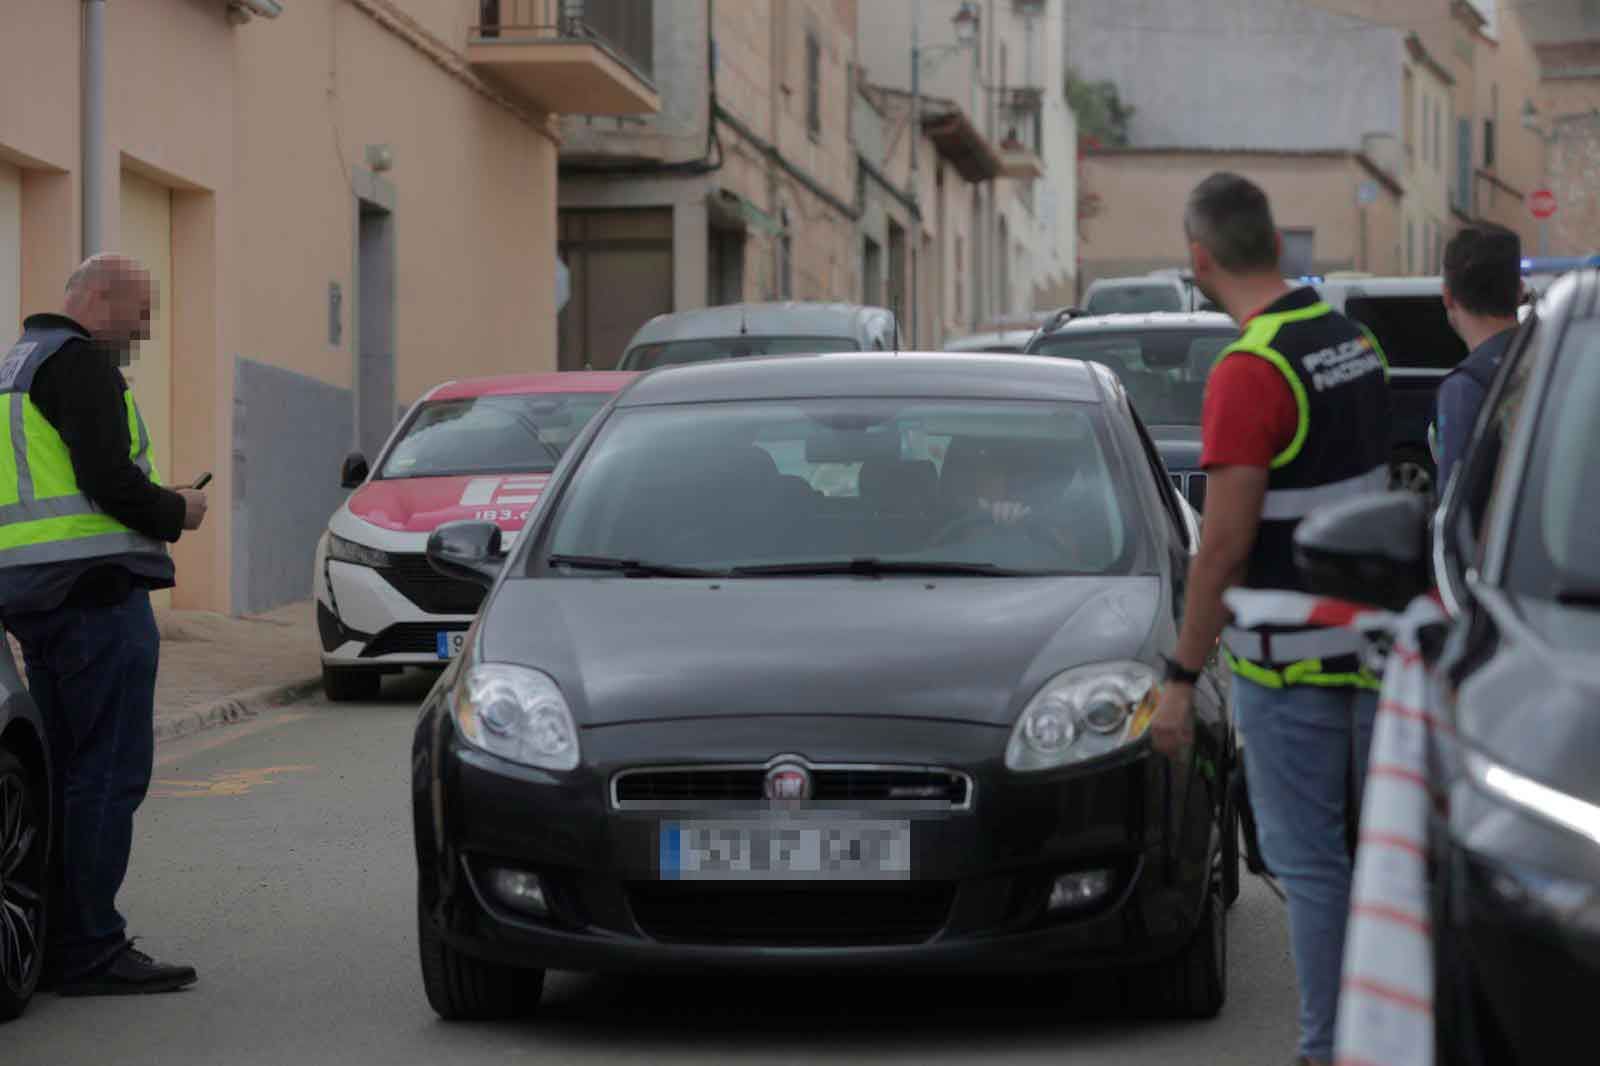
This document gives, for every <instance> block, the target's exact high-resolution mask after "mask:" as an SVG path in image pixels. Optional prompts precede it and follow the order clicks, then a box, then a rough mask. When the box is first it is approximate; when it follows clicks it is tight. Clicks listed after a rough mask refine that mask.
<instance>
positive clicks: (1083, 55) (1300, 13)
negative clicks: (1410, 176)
mask: <svg viewBox="0 0 1600 1066" xmlns="http://www.w3.org/2000/svg"><path fill="white" fill-rule="evenodd" d="M1441 6H1442V5H1441ZM1400 49H1401V37H1400V34H1399V33H1398V32H1396V31H1395V30H1393V29H1389V28H1386V27H1383V26H1379V25H1375V24H1372V23H1367V22H1363V21H1359V20H1356V19H1351V18H1348V17H1346V16H1343V15H1338V14H1333V13H1330V12H1327V11H1324V10H1320V9H1318V8H1316V7H1313V6H1310V5H1308V4H1302V3H1296V2H1286V0H1188V2H1186V3H1183V4H1181V5H1174V4H1172V3H1170V2H1169V0H1073V2H1072V3H1071V4H1070V5H1069V6H1068V9H1067V21H1066V55H1067V63H1068V65H1069V66H1071V67H1073V68H1075V69H1076V70H1077V72H1078V73H1079V75H1080V76H1082V77H1084V78H1086V79H1088V80H1090V81H1099V80H1101V79H1108V80H1110V81H1112V82H1114V83H1115V84H1116V85H1117V88H1118V91H1119V92H1120V94H1121V96H1122V99H1123V100H1124V102H1126V103H1129V104H1132V105H1133V106H1134V107H1135V109H1136V110H1135V113H1134V115H1133V119H1132V129H1131V133H1132V143H1133V144H1135V145H1140V146H1151V147H1229V148H1270V149H1278V150H1285V149H1308V148H1331V147H1339V148H1358V147H1359V146H1360V144H1361V138H1362V136H1363V135H1365V134H1367V133H1373V132H1388V133H1395V134H1398V132H1399V129H1398V122H1399V115H1400V102H1399V98H1400Z"/></svg>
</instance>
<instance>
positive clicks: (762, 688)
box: [480, 577, 1162, 726]
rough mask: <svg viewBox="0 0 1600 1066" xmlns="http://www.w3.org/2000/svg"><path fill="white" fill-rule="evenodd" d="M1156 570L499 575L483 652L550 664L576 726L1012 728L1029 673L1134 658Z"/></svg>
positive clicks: (1152, 599) (1145, 630) (1158, 597)
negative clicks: (923, 722) (880, 722)
mask: <svg viewBox="0 0 1600 1066" xmlns="http://www.w3.org/2000/svg"><path fill="white" fill-rule="evenodd" d="M1161 589H1162V586H1161V582H1160V581H1159V579H1157V578H1154V577H1123V578H1040V579H1033V578H996V579H986V578H960V579H937V580H933V579H925V578H899V577H895V578H886V579H881V580H877V579H850V578H839V579H835V578H792V579H734V580H728V581H722V582H708V581H675V580H673V581H665V580H632V579H626V578H621V579H619V578H597V579H584V578H543V579H526V580H516V581H507V582H505V583H504V584H502V585H501V586H500V588H499V590H498V591H497V592H496V594H495V595H494V596H493V598H492V599H491V602H490V603H489V604H488V605H486V608H485V612H486V613H485V615H484V617H483V619H482V620H481V625H480V629H481V632H482V635H483V636H482V645H481V649H480V655H481V657H482V659H483V660H485V661H492V662H511V663H518V664H522V665H526V666H532V667H535V668H537V669H540V670H543V671H545V672H546V673H548V674H550V675H551V676H552V677H553V678H555V679H556V681H557V683H558V684H559V685H560V686H561V688H562V690H563V692H564V693H565V694H566V696H567V699H568V701H569V702H570V703H571V704H572V708H573V713H574V715H575V716H576V717H577V718H578V721H579V723H580V724H581V725H586V726H595V725H607V724H619V723H623V722H634V721H648V720H664V719H674V718H718V717H733V716H739V717H750V716H759V715H769V716H770V715H818V714H824V715H871V716H883V717H906V718H933V719H944V720H951V721H956V720H959V721H971V722H980V723H985V724H989V725H996V726H1009V725H1010V724H1011V723H1012V722H1013V721H1014V720H1015V718H1016V716H1017V714H1018V713H1019V711H1020V709H1021V706H1022V704H1023V703H1025V702H1026V700H1027V699H1028V698H1029V697H1030V696H1031V695H1032V694H1033V692H1034V691H1035V690H1036V689H1037V687H1038V686H1039V685H1040V684H1042V683H1043V682H1044V681H1045V680H1047V679H1048V678H1049V677H1050V676H1052V675H1053V674H1055V673H1057V672H1058V671H1060V670H1063V669H1066V668H1068V667H1071V666H1077V665H1080V664H1083V663H1092V662H1099V661H1105V660H1109V659H1127V658H1134V657H1137V656H1139V655H1141V654H1142V652H1143V650H1144V648H1145V646H1146V644H1147V643H1148V641H1149V637H1150V634H1151V632H1152V623H1153V620H1154V619H1155V618H1156V616H1157V608H1158V606H1159V605H1160V604H1161V602H1162V591H1161Z"/></svg>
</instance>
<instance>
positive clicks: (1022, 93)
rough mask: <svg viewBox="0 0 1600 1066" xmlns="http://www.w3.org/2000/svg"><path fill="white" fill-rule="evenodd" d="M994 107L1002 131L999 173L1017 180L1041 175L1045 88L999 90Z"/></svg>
mask: <svg viewBox="0 0 1600 1066" xmlns="http://www.w3.org/2000/svg"><path fill="white" fill-rule="evenodd" d="M997 110H998V112H999V119H1000V130H1001V131H1002V132H1001V139H1000V174H1001V176H1002V177H1007V178H1015V179H1017V180H1019V181H1032V180H1034V179H1035V178H1042V177H1044V153H1043V152H1042V151H1041V150H1040V137H1041V135H1042V134H1043V132H1044V130H1043V125H1044V123H1043V112H1044V90H1042V89H1036V88H1025V89H1001V90H1000V99H999V101H998V107H997Z"/></svg>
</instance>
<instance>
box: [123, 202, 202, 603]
mask: <svg viewBox="0 0 1600 1066" xmlns="http://www.w3.org/2000/svg"><path fill="white" fill-rule="evenodd" d="M121 236H122V243H121V247H120V248H119V249H118V250H119V251H121V252H122V253H123V254H124V255H131V256H133V257H134V258H135V259H137V260H139V261H140V262H141V263H143V264H144V265H145V269H147V270H149V271H150V276H151V278H152V279H153V280H154V281H155V283H156V291H157V292H158V293H159V294H160V296H159V299H158V300H157V302H156V307H155V314H154V315H153V316H152V320H151V323H150V339H149V340H147V341H144V342H143V343H142V344H140V345H139V346H138V349H137V350H136V351H135V352H134V358H133V362H132V365H131V366H128V367H126V368H124V371H123V373H125V374H126V375H127V378H128V384H129V385H131V386H132V388H133V394H134V398H135V399H137V400H138V402H139V411H140V413H141V414H143V415H144V421H145V426H146V428H148V429H149V431H150V446H151V451H152V452H153V453H154V457H155V461H156V468H157V469H158V470H160V471H161V477H162V479H163V480H164V481H166V483H167V484H169V485H171V484H173V483H174V482H175V481H176V480H177V479H178V478H181V477H192V476H194V472H191V471H186V470H174V469H173V468H172V307H173V303H174V300H175V299H176V297H177V294H175V293H174V292H173V291H172V191H171V190H170V189H168V188H166V187H165V186H162V185H157V184H156V183H155V182H153V181H150V180H148V179H147V178H143V177H140V176H139V175H137V174H132V173H128V172H126V171H124V172H123V175H122V234H121ZM153 598H154V599H155V600H156V602H157V603H158V605H163V606H164V605H165V604H166V602H167V600H168V594H167V593H162V594H160V596H158V597H153Z"/></svg>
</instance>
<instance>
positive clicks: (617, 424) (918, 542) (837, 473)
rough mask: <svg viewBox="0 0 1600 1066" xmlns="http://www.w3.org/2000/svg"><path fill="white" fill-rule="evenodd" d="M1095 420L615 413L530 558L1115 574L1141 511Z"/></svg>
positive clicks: (1052, 411) (831, 411)
mask: <svg viewBox="0 0 1600 1066" xmlns="http://www.w3.org/2000/svg"><path fill="white" fill-rule="evenodd" d="M1103 420H1104V414H1103V411H1102V409H1101V408H1100V407H1098V406H1096V405H1085V404H1076V403H1054V402H1043V401H1028V402H976V401H960V400H919V401H909V400H893V399H871V400H868V399H850V400H845V399H829V400H806V401H761V402H748V403H727V404H686V405H674V406H671V407H660V408H642V409H635V410H619V411H617V412H616V413H615V414H614V416H613V417H611V418H610V419H609V420H608V422H607V424H606V426H605V427H603V429H602V430H601V432H600V434H599V435H598V436H597V437H596V439H595V443H594V446H593V448H592V449H591V450H590V451H589V452H588V453H587V454H586V455H585V456H584V460H583V465H582V466H581V467H580V468H579V469H578V471H577V473H576V475H575V477H574V478H573V482H572V485H571V487H570V489H569V490H568V491H567V492H566V493H565V494H564V499H563V500H562V503H561V504H560V508H559V510H558V511H557V513H556V515H555V516H554V518H553V524H552V527H551V530H550V531H549V533H548V536H547V537H546V538H545V543H544V547H543V551H544V553H545V554H544V556H543V560H542V562H543V564H544V565H547V566H549V567H550V570H551V572H554V573H564V572H574V573H592V572H593V571H594V570H597V569H602V568H603V567H602V566H601V565H598V564H599V563H600V562H602V561H608V562H610V563H611V564H613V566H615V564H617V563H618V562H619V561H622V560H626V561H629V562H630V563H634V564H640V565H633V566H630V567H629V569H631V570H632V571H633V572H634V573H635V574H641V575H642V574H643V573H645V572H646V571H647V570H655V571H657V572H659V571H660V569H661V568H674V567H675V568H694V569H696V570H700V571H710V572H717V573H725V572H729V571H735V574H734V576H740V574H739V573H738V572H737V571H738V568H748V567H758V568H771V567H774V566H778V567H781V568H785V569H790V570H795V569H802V570H807V569H808V570H809V571H810V572H812V573H819V572H820V573H826V572H830V567H842V566H844V565H846V564H849V565H854V566H856V567H857V568H858V570H864V571H865V572H874V571H876V572H879V573H882V572H918V568H920V567H926V568H927V569H928V571H929V572H937V571H939V570H940V569H941V568H943V570H944V572H947V573H957V572H962V570H963V568H965V571H967V572H974V573H976V572H982V571H984V570H986V569H988V570H993V571H995V572H997V573H1001V574H1005V575H1010V576H1016V575H1021V574H1044V573H1063V572H1068V573H1093V574H1107V573H1125V572H1128V571H1129V568H1130V567H1131V566H1132V559H1133V557H1134V555H1135V550H1134V549H1135V545H1136V540H1135V538H1136V536H1137V534H1136V528H1137V527H1136V523H1135V522H1134V521H1132V520H1130V518H1129V516H1130V515H1133V514H1136V513H1137V512H1136V511H1134V510H1133V507H1135V506H1136V504H1134V503H1132V502H1131V494H1130V492H1129V486H1128V484H1127V481H1126V479H1125V478H1124V477H1121V476H1118V475H1117V473H1115V472H1116V471H1117V470H1120V469H1121V468H1120V467H1119V466H1117V465H1116V462H1115V460H1114V458H1113V456H1114V455H1115V454H1116V453H1115V452H1113V451H1112V449H1111V447H1110V446H1109V437H1108V431H1107V428H1106V426H1105V423H1104V421H1103ZM563 558H566V559H573V558H578V559H582V560H586V562H587V565H586V566H583V567H564V566H563V565H562V564H561V563H560V562H559V560H560V559H563ZM538 564H539V560H535V561H534V563H533V564H532V565H538ZM644 564H648V565H644ZM890 568H895V569H893V570H891V569H890Z"/></svg>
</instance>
